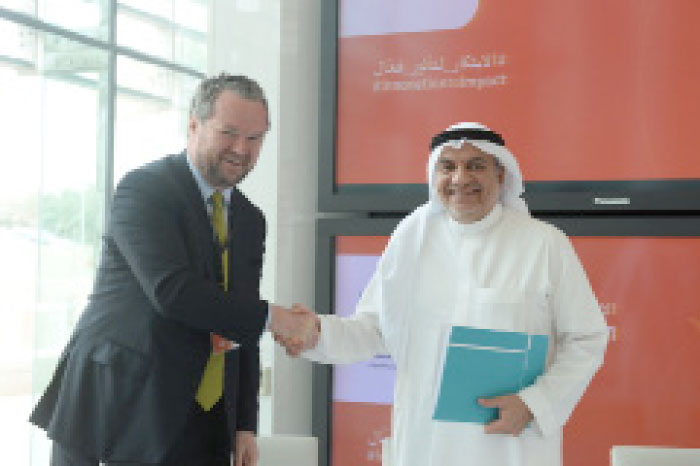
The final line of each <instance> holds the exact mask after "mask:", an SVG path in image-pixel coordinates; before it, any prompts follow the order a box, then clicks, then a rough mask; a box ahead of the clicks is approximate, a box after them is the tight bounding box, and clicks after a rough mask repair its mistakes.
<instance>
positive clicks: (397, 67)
mask: <svg viewBox="0 0 700 466" xmlns="http://www.w3.org/2000/svg"><path fill="white" fill-rule="evenodd" d="M325 8H326V9H327V10H329V13H328V15H331V14H334V15H335V16H336V17H337V23H335V22H333V21H327V22H328V24H331V25H334V27H331V26H326V27H325V29H324V31H325V33H326V34H331V33H333V34H334V37H333V39H334V40H337V50H336V49H333V48H332V47H331V48H330V49H332V50H331V51H324V54H326V55H325V56H326V57H327V58H326V60H325V61H327V62H328V61H330V64H329V65H327V66H324V68H323V70H324V77H323V79H324V80H326V81H330V82H332V83H331V84H327V85H326V87H325V88H324V92H328V93H332V94H334V95H335V94H336V93H337V95H335V101H334V102H332V105H331V100H329V99H330V97H328V96H322V99H326V100H325V101H324V102H328V105H325V108H322V118H323V120H324V122H323V124H322V126H323V128H322V131H324V132H325V133H328V134H333V135H334V136H335V137H334V138H330V137H329V136H328V135H327V134H323V135H322V139H323V141H324V142H323V143H322V146H323V147H322V148H321V149H322V150H321V157H322V160H324V159H332V163H331V166H332V169H330V171H329V170H322V176H323V177H325V178H330V179H332V186H331V192H332V193H333V194H335V195H336V196H337V197H341V198H342V197H343V196H352V195H356V196H359V198H358V202H357V203H356V204H354V208H355V209H358V210H375V209H377V210H379V209H382V206H383V205H385V204H384V203H390V200H389V198H388V197H387V196H383V195H385V194H392V195H394V196H402V197H403V198H404V199H405V201H406V202H405V203H404V205H406V207H407V208H409V209H410V208H411V207H413V205H410V206H409V205H407V204H408V203H410V204H415V203H416V202H417V200H419V199H424V197H425V186H424V183H425V181H426V175H425V168H426V161H427V156H428V146H429V141H430V138H431V136H433V135H434V134H436V133H437V132H439V131H441V130H442V129H444V128H445V127H446V126H448V125H450V124H452V123H455V122H458V121H479V122H483V123H485V124H487V125H488V126H489V127H491V128H492V129H494V130H496V131H498V132H500V133H501V134H502V135H503V136H504V138H505V140H506V143H507V145H508V146H509V147H510V148H511V150H512V151H513V153H514V154H515V156H516V157H517V159H518V160H519V162H520V165H521V168H522V171H523V173H524V178H525V180H526V182H527V186H528V196H529V197H528V200H529V201H530V202H531V207H532V208H534V209H535V210H538V211H561V210H567V211H572V210H589V209H593V210H596V209H597V210H620V209H623V210H626V211H629V210H632V211H634V210H683V209H686V210H687V209H691V210H699V209H700V159H699V158H698V157H697V145H696V144H695V143H694V142H693V139H692V138H691V137H690V136H691V135H692V134H694V130H695V124H696V122H697V121H700V106H698V105H694V104H693V102H700V86H698V85H697V82H698V81H699V80H700V61H698V60H694V59H692V58H691V57H693V56H695V54H697V53H700V29H698V28H697V25H696V18H698V17H699V16H700V3H698V2H697V1H695V0H674V1H673V2H668V1H665V0H648V1H644V2H638V1H633V0H624V1H616V2H606V1H603V0H594V1H585V2H581V1H573V0H565V1H559V2H551V1H547V0H532V1H528V2H512V1H509V0H489V1H478V0H439V1H434V2H425V1H419V0H408V1H404V0H402V1H398V0H381V1H377V0H338V2H337V4H335V2H328V5H326V7H325ZM325 19H327V18H325ZM325 19H324V20H325ZM329 40H330V39H329ZM331 53H333V54H335V55H333V56H332V57H330V56H329V54H331ZM334 65H335V66H334ZM331 121H332V122H331ZM324 125H325V126H324ZM331 125H334V126H333V127H331ZM325 182H326V183H327V182H328V180H326V181H325ZM581 193H583V194H581ZM688 193H693V194H694V195H688ZM326 194H327V193H326ZM368 195H374V196H375V197H377V198H378V199H379V202H369V201H367V198H366V196H368ZM363 196H365V197H363ZM387 205H388V204H387ZM363 206H364V207H363ZM331 207H332V205H331ZM392 209H395V206H394V205H393V204H392ZM389 210H391V209H389Z"/></svg>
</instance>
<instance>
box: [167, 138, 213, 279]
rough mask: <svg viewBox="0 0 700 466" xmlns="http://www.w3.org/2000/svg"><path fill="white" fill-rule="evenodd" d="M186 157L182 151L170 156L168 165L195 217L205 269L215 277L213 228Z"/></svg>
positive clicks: (189, 210) (187, 207)
mask: <svg viewBox="0 0 700 466" xmlns="http://www.w3.org/2000/svg"><path fill="white" fill-rule="evenodd" d="M186 157H187V156H186V155H185V153H184V152H182V153H180V154H178V155H174V156H172V157H171V161H172V163H171V164H170V166H171V167H172V172H173V175H174V178H175V182H176V184H177V186H178V187H179V188H180V189H181V192H182V194H183V199H184V200H185V208H186V209H187V213H188V214H189V215H193V216H194V217H196V218H195V221H194V222H193V224H194V225H195V232H194V234H195V235H197V236H198V240H197V244H201V245H203V247H204V248H205V249H203V254H201V256H202V259H203V260H204V261H205V262H206V270H207V272H208V273H210V274H211V276H212V277H216V275H217V272H216V270H217V268H216V265H215V264H214V257H215V256H216V251H217V249H216V245H215V243H214V230H213V228H212V225H211V221H210V219H209V214H208V213H207V208H206V206H205V204H204V200H203V199H202V193H201V191H200V190H199V187H198V186H197V182H196V181H195V179H194V177H193V176H192V171H191V170H190V167H189V165H188V164H187V159H186Z"/></svg>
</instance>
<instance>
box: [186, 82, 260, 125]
mask: <svg viewBox="0 0 700 466" xmlns="http://www.w3.org/2000/svg"><path fill="white" fill-rule="evenodd" d="M226 90H228V91H233V92H235V93H236V94H238V95H239V96H241V97H242V98H244V99H246V100H254V101H258V102H261V103H262V104H263V106H264V107H265V111H266V112H268V107H267V99H266V98H265V92H264V91H263V89H262V87H260V84H258V83H257V81H255V80H253V79H250V78H249V77H247V76H243V75H232V74H228V73H226V72H222V73H220V74H219V75H217V76H212V77H209V78H206V79H204V80H202V82H200V83H199V85H198V86H197V89H196V90H195V92H194V95H193V96H192V100H191V101H190V117H193V116H194V117H196V118H197V119H198V120H200V121H205V120H208V119H209V118H211V116H212V115H213V114H214V103H215V102H216V99H218V98H219V95H221V93H222V92H223V91H226ZM269 119H270V116H269V113H268V122H269Z"/></svg>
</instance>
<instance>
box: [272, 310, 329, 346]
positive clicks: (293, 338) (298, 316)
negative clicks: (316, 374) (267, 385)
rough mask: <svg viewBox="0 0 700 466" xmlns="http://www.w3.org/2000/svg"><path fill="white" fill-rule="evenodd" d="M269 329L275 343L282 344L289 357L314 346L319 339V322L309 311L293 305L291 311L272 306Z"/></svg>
mask: <svg viewBox="0 0 700 466" xmlns="http://www.w3.org/2000/svg"><path fill="white" fill-rule="evenodd" d="M270 312H271V316H270V324H269V329H270V331H271V332H272V333H273V334H274V337H275V341H277V342H278V343H280V344H282V345H283V346H284V347H285V349H286V350H287V354H289V355H290V356H297V355H298V354H299V353H300V352H301V351H303V350H305V349H309V348H313V347H314V346H316V343H317V342H318V337H319V321H318V317H317V316H316V314H314V313H313V312H312V311H310V310H309V309H307V308H305V307H303V306H301V305H299V304H295V305H294V307H293V308H292V309H286V308H284V307H281V306H275V305H272V306H271V307H270Z"/></svg>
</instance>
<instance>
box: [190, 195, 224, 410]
mask: <svg viewBox="0 0 700 466" xmlns="http://www.w3.org/2000/svg"><path fill="white" fill-rule="evenodd" d="M211 199H212V202H213V204H214V207H213V209H212V214H211V220H212V224H213V225H214V233H215V234H216V239H217V241H218V242H219V246H221V270H222V274H221V276H222V283H221V287H222V288H223V289H224V290H227V289H228V248H227V247H226V239H227V237H228V225H227V224H226V216H225V215H224V195H223V194H222V193H221V192H220V191H215V192H214V194H212V196H211ZM211 337H212V347H213V350H212V353H211V355H210V356H209V360H208V361H207V365H206V367H205V368H204V373H203V374H202V380H201V381H200V382H199V388H198V389H197V395H196V396H195V399H196V400H197V403H199V405H200V406H201V407H202V409H203V410H204V411H209V410H210V409H211V408H212V407H213V406H214V405H215V404H216V402H217V401H219V398H221V395H222V394H223V391H224V352H223V351H219V350H217V346H218V345H217V342H218V340H219V339H221V337H219V336H218V335H216V334H213V333H212V334H211Z"/></svg>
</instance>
